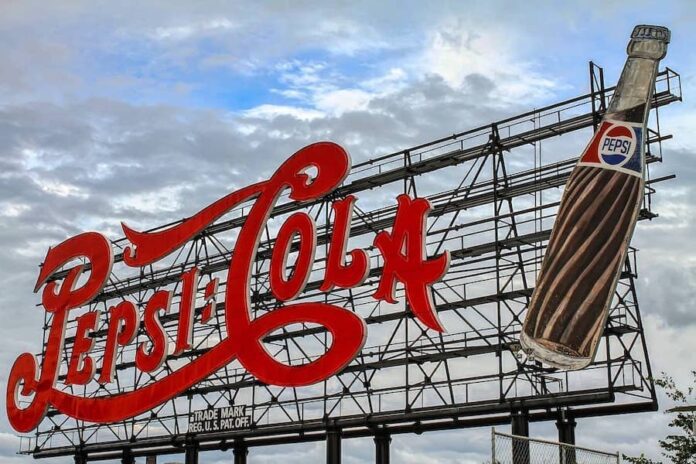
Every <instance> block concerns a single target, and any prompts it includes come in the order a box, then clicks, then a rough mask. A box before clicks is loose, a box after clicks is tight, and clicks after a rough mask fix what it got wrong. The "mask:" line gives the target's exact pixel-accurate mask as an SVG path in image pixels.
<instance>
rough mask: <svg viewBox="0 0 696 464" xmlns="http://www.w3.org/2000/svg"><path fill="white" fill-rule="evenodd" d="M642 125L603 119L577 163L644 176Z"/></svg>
mask: <svg viewBox="0 0 696 464" xmlns="http://www.w3.org/2000/svg"><path fill="white" fill-rule="evenodd" d="M643 152H644V139H643V125H642V124H639V123H631V122H625V121H614V120H604V121H602V124H601V125H600V126H599V129H598V130H597V132H595V134H594V136H593V137H592V140H590V143H589V145H588V146H587V148H586V149H585V151H584V152H583V154H582V156H581V157H580V161H579V162H578V165H579V166H594V167H598V168H604V169H611V170H614V171H620V172H624V173H626V174H631V175H634V176H638V177H643Z"/></svg>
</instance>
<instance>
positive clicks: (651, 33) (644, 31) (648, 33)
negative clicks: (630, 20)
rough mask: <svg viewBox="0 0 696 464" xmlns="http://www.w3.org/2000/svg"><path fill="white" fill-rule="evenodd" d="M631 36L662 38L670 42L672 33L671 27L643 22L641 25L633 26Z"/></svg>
mask: <svg viewBox="0 0 696 464" xmlns="http://www.w3.org/2000/svg"><path fill="white" fill-rule="evenodd" d="M631 38H632V39H652V40H661V41H662V42H664V43H669V40H670V38H671V33H670V31H669V29H667V28H666V27H663V26H650V25H647V24H641V25H640V26H636V27H634V28H633V33H632V34H631Z"/></svg>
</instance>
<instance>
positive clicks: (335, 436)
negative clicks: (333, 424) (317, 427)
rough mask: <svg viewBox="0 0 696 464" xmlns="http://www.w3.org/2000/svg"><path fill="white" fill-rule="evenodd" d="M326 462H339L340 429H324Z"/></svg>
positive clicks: (334, 463) (337, 463)
mask: <svg viewBox="0 0 696 464" xmlns="http://www.w3.org/2000/svg"><path fill="white" fill-rule="evenodd" d="M326 464H341V429H337V428H330V429H328V430H327V431H326Z"/></svg>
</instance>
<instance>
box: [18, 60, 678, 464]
mask: <svg viewBox="0 0 696 464" xmlns="http://www.w3.org/2000/svg"><path fill="white" fill-rule="evenodd" d="M590 82H591V84H590V85H591V92H590V93H588V94H586V95H582V96H579V97H576V98H572V99H569V100H566V101H563V102H560V103H556V104H553V105H550V106H547V107H544V108H540V109H536V110H534V111H530V112H527V113H524V114H521V115H518V116H515V117H511V118H508V119H504V120H501V121H497V122H495V123H492V124H488V125H485V126H481V127H478V128H475V129H471V130H467V131H465V132H461V133H458V134H454V135H452V136H450V137H446V138H443V139H439V140H436V141H433V142H430V143H426V144H423V145H420V146H417V147H413V148H410V149H408V150H404V151H400V152H397V153H392V154H389V155H386V156H381V157H378V158H375V159H371V160H369V161H365V162H361V163H359V164H356V165H355V166H354V167H353V170H352V173H351V174H350V176H349V178H348V179H347V180H346V181H345V183H344V185H343V186H342V187H341V188H339V189H338V190H337V191H336V192H335V195H332V196H330V197H328V198H325V199H323V200H321V201H317V202H315V203H313V204H306V203H305V204H297V203H294V202H291V201H289V200H288V199H287V198H284V199H281V201H280V203H279V205H278V206H277V207H276V208H275V210H274V211H273V213H272V217H271V220H270V221H269V223H268V226H267V227H266V230H265V234H264V238H263V239H262V241H261V243H260V246H259V253H258V256H257V261H256V263H255V270H254V275H253V279H252V287H253V295H252V302H253V307H254V313H255V314H256V315H259V314H263V313H265V312H267V311H273V310H274V308H277V307H278V306H279V305H280V304H281V303H279V302H277V301H276V300H275V299H274V298H273V296H272V294H271V292H270V290H269V284H268V278H267V277H268V265H269V259H270V255H271V250H272V248H273V244H274V238H273V237H274V235H275V232H276V231H277V229H278V227H279V224H281V223H282V221H283V219H284V218H285V217H287V216H288V214H290V213H291V212H293V211H296V210H300V209H302V210H304V211H307V212H308V213H309V214H310V215H312V216H313V217H314V218H315V220H316V222H317V224H318V230H317V238H318V240H317V243H318V250H317V261H316V264H315V268H314V269H313V271H312V275H311V277H310V281H309V284H308V285H307V287H306V289H305V291H304V292H303V293H302V295H301V296H300V299H303V300H314V301H328V302H331V303H333V304H338V305H341V306H344V307H346V308H349V309H351V310H353V311H355V312H356V313H358V314H359V315H360V316H361V317H362V318H363V319H364V320H365V321H366V323H367V324H368V332H369V335H368V341H367V343H366V345H365V348H364V349H363V351H362V353H361V354H360V355H359V357H358V358H357V359H355V361H354V362H353V363H352V364H350V365H349V366H348V367H346V368H345V369H344V370H343V371H342V372H341V373H340V374H339V375H337V376H336V377H334V378H331V379H329V380H327V381H325V382H323V383H321V384H318V385H315V386H311V387H303V388H279V387H273V386H269V385H264V384H262V383H260V382H258V381H256V380H255V379H254V378H252V377H251V376H250V375H249V374H248V373H246V372H245V371H244V370H243V369H241V368H240V366H239V365H238V364H236V363H232V364H230V365H228V366H226V367H225V368H223V369H221V370H220V371H218V372H217V373H215V374H214V375H212V376H210V377H209V378H208V379H206V380H205V381H204V382H202V383H200V384H198V385H196V386H195V387H193V388H191V389H189V390H188V391H187V392H186V393H185V394H184V395H182V396H180V397H177V398H175V399H173V400H171V401H168V402H166V403H165V404H163V405H161V406H159V407H157V408H155V409H154V410H152V411H151V413H148V414H143V415H141V416H139V417H136V418H134V419H131V420H127V421H123V422H119V423H115V424H109V425H95V424H90V423H84V422H82V421H78V420H74V419H71V418H68V417H65V416H63V415H60V414H58V413H57V412H56V411H49V414H48V416H47V418H46V419H45V420H44V422H43V423H42V424H41V426H40V427H39V429H38V430H37V431H36V433H35V435H33V436H31V437H24V438H23V441H22V445H21V452H23V453H26V454H31V455H33V456H34V457H36V458H45V457H53V456H63V455H75V456H76V460H82V461H85V462H86V461H87V460H99V459H114V458H122V459H124V460H127V459H131V458H132V456H145V455H158V454H167V453H181V452H183V451H184V450H188V451H187V455H188V454H189V451H190V450H195V451H196V452H197V451H199V450H210V449H228V448H230V449H231V448H235V449H236V450H237V452H239V454H240V455H241V453H242V452H244V453H245V452H246V451H245V450H244V448H245V447H247V446H258V445H269V444H278V443H288V442H300V441H312V440H324V439H327V442H328V443H329V444H330V443H331V440H332V437H333V436H338V437H339V438H340V436H343V437H357V436H376V437H377V438H376V442H377V441H378V438H379V437H388V435H389V434H393V433H403V432H416V433H419V432H423V431H428V430H439V429H449V428H462V427H471V426H483V425H496V424H501V423H509V422H510V420H511V417H512V416H513V415H515V414H524V416H525V417H526V418H527V419H528V420H549V419H556V418H557V417H558V414H559V411H563V413H564V414H572V415H573V416H574V417H586V416H595V415H605V414H623V413H629V412H638V411H648V410H655V409H656V407H657V403H656V396H655V389H654V385H653V383H652V381H651V380H650V377H651V371H650V361H649V357H648V351H647V347H646V341H645V336H644V333H643V327H642V322H641V316H640V311H639V308H638V300H637V296H636V258H635V250H632V252H631V253H630V254H629V257H628V258H627V260H626V263H625V267H624V270H623V273H622V275H621V279H620V282H619V287H618V289H617V292H616V297H615V299H614V303H613V309H612V311H611V315H610V318H609V320H608V322H607V327H606V330H605V334H604V340H603V343H602V347H601V349H600V352H599V353H598V355H597V357H596V359H595V360H594V362H593V363H592V365H591V366H590V367H589V368H587V369H584V370H581V371H573V372H562V371H557V370H556V369H553V368H547V367H544V366H542V365H541V364H540V363H539V362H537V361H535V360H534V359H530V358H528V357H526V356H525V354H524V353H523V352H521V351H520V347H519V344H518V335H519V330H520V327H521V323H522V321H523V317H524V312H525V308H526V305H527V303H528V302H529V298H530V295H531V293H532V291H533V289H534V282H535V276H536V273H537V271H538V268H539V265H540V263H541V259H542V257H543V254H544V249H545V245H546V241H547V240H548V237H549V233H550V229H551V226H552V224H553V221H554V216H555V213H556V210H557V207H558V202H559V199H560V194H561V190H562V188H563V186H564V184H565V182H566V180H567V178H568V176H569V174H570V172H571V170H572V168H573V166H574V164H575V162H576V159H577V158H576V157H575V156H576V155H577V154H578V153H579V152H580V150H581V149H582V148H583V145H584V143H585V141H586V140H589V137H590V134H591V131H592V128H593V125H594V126H596V124H597V122H598V121H599V118H600V117H601V115H602V113H603V111H604V109H605V108H606V103H607V102H608V99H609V98H610V97H611V95H612V92H613V88H605V86H604V82H603V75H602V72H601V68H598V67H597V66H596V65H594V64H593V63H590ZM679 100H681V84H680V77H679V75H678V74H677V73H675V72H674V71H672V70H671V69H669V68H667V69H665V70H664V71H662V72H660V73H659V75H658V78H657V81H656V92H655V95H654V98H653V101H652V107H653V113H652V118H651V129H649V137H648V140H647V147H648V150H647V162H648V166H650V165H651V164H652V163H655V162H659V161H661V160H662V146H661V144H662V141H664V140H666V139H668V138H670V137H671V136H669V135H663V134H661V132H660V127H659V114H658V108H659V107H662V106H664V105H668V104H670V103H672V102H675V101H679ZM564 134H565V137H564V138H563V141H562V142H561V141H560V136H561V135H564ZM542 141H544V151H543V152H542ZM648 172H649V170H648ZM671 177H672V176H667V177H662V178H657V179H650V178H648V181H647V184H646V192H645V202H644V207H643V209H642V211H641V216H640V217H641V219H643V220H645V219H648V220H649V219H653V218H654V217H656V214H655V213H654V212H653V211H652V208H651V199H652V195H653V194H654V193H655V184H656V183H658V182H660V181H662V180H666V179H668V178H671ZM376 187H379V189H380V190H379V194H376V193H372V194H367V191H369V190H372V189H374V188H376ZM361 192H364V194H363V195H358V196H359V201H358V203H357V206H356V208H355V216H354V218H353V221H352V223H351V234H350V235H351V239H350V246H351V247H358V246H359V247H362V248H365V249H367V250H368V252H369V253H370V255H371V268H372V271H371V273H370V275H369V277H368V279H367V281H366V282H365V283H364V285H362V286H361V287H359V288H355V289H352V290H338V291H334V292H333V293H331V294H324V293H321V292H319V291H318V287H319V284H320V282H321V278H322V276H323V263H324V261H325V257H326V247H327V244H328V239H329V238H330V232H331V231H330V224H331V215H330V213H331V208H330V203H331V201H333V200H335V199H338V198H341V197H344V196H345V195H347V194H353V193H358V194H359V193H361ZM402 192H405V193H409V194H411V195H417V196H421V197H427V198H428V199H429V200H430V201H431V203H432V205H433V210H432V211H431V213H430V216H429V223H428V234H427V241H428V246H427V248H428V254H429V255H433V254H436V253H441V252H442V250H445V249H447V250H449V251H450V253H451V256H452V263H451V267H450V270H449V272H448V273H447V275H446V276H445V278H444V279H443V280H442V281H441V282H439V283H438V284H436V285H435V286H434V293H435V299H436V304H437V311H438V313H439V317H440V319H441V320H442V323H443V325H444V327H445V328H446V329H447V330H448V332H447V333H444V334H436V333H435V332H432V331H429V330H424V327H423V326H421V325H420V324H419V323H418V322H416V321H415V320H414V319H413V317H412V314H411V312H410V311H409V309H408V308H407V307H406V306H405V304H404V303H400V304H397V305H390V304H385V303H383V302H382V303H380V302H377V301H376V300H373V299H372V298H371V294H372V293H373V291H374V285H375V283H376V280H377V279H378V276H379V274H380V270H381V265H382V263H381V258H380V257H379V254H378V253H377V252H376V251H377V250H375V249H374V248H373V247H372V246H371V244H372V241H373V238H374V235H375V233H376V232H378V231H380V230H383V229H385V228H388V227H390V226H391V224H392V221H393V218H394V213H395V210H396V207H395V202H394V198H395V196H396V195H397V194H398V193H402ZM249 205H250V204H246V205H243V206H242V207H240V208H238V209H236V210H234V211H232V212H231V213H229V214H228V215H226V216H225V217H224V218H222V219H221V220H220V221H218V222H217V223H215V224H214V225H212V226H210V227H208V228H207V229H206V230H205V231H204V232H203V233H202V234H200V235H199V236H198V237H196V239H195V240H193V241H192V242H190V243H188V244H187V245H186V246H185V247H184V248H183V249H181V251H180V252H179V253H178V254H177V255H176V256H174V257H172V258H170V259H168V260H167V261H166V262H165V263H158V264H161V265H160V266H159V267H153V266H148V267H146V268H142V269H140V270H139V271H138V270H136V272H135V273H134V272H133V269H130V268H128V267H126V266H125V265H122V264H121V265H119V264H118V263H119V262H121V260H122V256H121V255H120V254H117V256H116V261H117V264H116V265H115V266H114V271H113V272H112V275H111V278H110V280H109V283H108V285H107V286H106V287H105V289H104V291H103V292H102V293H101V294H100V295H99V297H98V298H97V299H96V300H95V301H94V302H93V303H92V304H91V305H90V307H89V308H85V310H86V309H95V308H96V309H100V310H102V311H103V313H105V312H106V310H107V308H108V307H109V306H112V305H113V304H116V303H118V301H120V300H122V299H129V300H131V301H136V302H137V303H138V306H139V308H140V310H141V311H142V308H143V305H144V303H145V302H146V301H147V299H148V298H149V297H150V296H151V295H152V294H153V293H154V292H155V291H157V290H160V289H173V290H174V291H175V295H177V296H176V297H175V300H174V305H173V308H176V307H177V305H176V302H177V299H178V298H179V296H178V295H179V291H180V289H179V286H180V283H179V278H180V276H181V274H182V272H183V271H185V270H186V269H188V268H190V267H191V266H192V265H194V264H195V265H197V266H198V267H199V269H200V270H201V275H202V276H203V281H202V282H201V285H205V283H206V282H207V279H212V278H214V277H218V276H220V277H222V279H221V282H222V281H224V272H225V271H226V269H227V266H228V265H229V261H230V256H231V249H232V247H233V244H234V240H235V237H236V235H237V233H238V230H239V228H240V226H242V225H243V224H244V220H245V213H246V212H247V211H248V209H249ZM167 226H169V225H167ZM167 226H162V227H161V228H164V227H167ZM126 244H127V243H126V241H125V239H119V240H116V241H115V242H114V247H116V249H117V250H118V249H121V250H122V249H123V247H124V246H125V245H126ZM291 257H292V255H291ZM60 277H61V275H60V274H57V275H55V276H54V278H60ZM399 291H400V292H401V291H402V289H400V290H399ZM218 295H219V298H223V296H224V285H222V284H221V286H220V288H219V290H218ZM401 301H403V298H402V299H401ZM223 305H224V302H223V301H220V300H218V302H217V311H216V316H215V319H216V320H215V322H214V323H211V324H207V325H204V324H197V325H196V326H195V334H194V337H195V338H194V341H195V346H194V349H193V350H191V351H188V352H184V353H182V354H181V355H179V356H170V357H169V358H168V359H167V361H166V362H165V364H164V366H163V367H162V369H161V370H160V371H159V372H156V373H155V374H153V375H150V374H143V373H140V372H137V371H136V370H135V369H134V363H133V360H134V352H135V346H137V345H135V344H134V345H132V346H131V347H129V348H127V349H125V350H124V351H123V352H121V353H119V355H118V366H117V376H116V379H115V382H114V383H113V384H108V385H98V384H97V383H96V382H93V383H92V384H89V385H87V386H84V387H79V388H78V387H74V388H73V387H70V386H65V385H63V384H62V382H61V380H62V379H63V378H64V374H65V372H64V371H63V372H61V377H60V379H59V388H64V389H65V390H66V391H69V392H70V393H74V394H77V395H84V396H87V397H94V396H101V395H113V394H117V393H119V392H123V391H129V390H132V389H136V388H140V387H142V386H143V385H147V384H149V383H151V382H154V381H156V380H158V379H161V378H163V377H165V376H166V375H167V374H169V373H171V372H173V371H174V370H176V369H177V367H178V366H180V365H182V364H185V363H186V362H188V361H189V360H190V359H193V358H195V357H196V356H198V355H200V354H201V353H203V352H205V351H206V350H208V349H209V348H210V347H211V346H214V345H215V344H216V343H218V342H219V340H221V339H222V338H223V337H225V336H226V328H225V322H224V318H223V317H222V307H223ZM201 306H202V304H200V302H199V305H198V308H199V311H200V309H201ZM46 318H47V319H46V321H45V326H44V329H46V328H47V327H49V324H50V315H49V314H47V316H46ZM176 318H177V314H176V313H174V314H169V315H168V316H165V318H164V319H163V321H164V326H165V329H167V331H168V334H169V337H170V338H171V340H173V337H174V336H175V330H176ZM106 324H107V323H106V321H102V326H101V327H100V330H99V332H98V333H97V334H96V335H97V344H96V346H95V349H94V350H93V357H95V360H96V361H97V365H100V364H101V362H100V359H99V356H100V353H101V354H102V355H103V350H104V342H103V340H104V336H105V334H106ZM67 330H68V332H67V338H66V350H65V352H66V355H65V356H66V359H65V360H64V364H65V365H67V361H68V359H67V357H68V355H69V353H70V345H71V343H72V340H73V336H74V333H75V323H74V321H72V322H71V323H69V325H68V329H67ZM232 333H234V332H233V331H232ZM46 336H47V332H46V330H45V331H44V341H45V339H46ZM142 337H143V335H142V334H139V335H138V340H136V341H140V340H142ZM265 343H266V345H267V347H268V348H269V350H271V351H272V352H273V353H274V355H275V356H276V357H277V358H278V359H283V360H284V361H285V362H287V363H289V364H295V363H303V362H307V361H308V360H311V359H313V358H314V357H316V356H318V355H320V354H321V353H323V351H324V350H325V349H326V347H327V346H328V344H330V339H329V337H328V336H327V333H326V332H325V331H324V330H323V328H322V327H318V326H311V325H299V324H296V325H293V326H287V327H285V328H283V329H282V330H280V331H277V332H275V333H273V334H271V335H270V336H268V337H267V339H266V340H265ZM231 404H246V405H247V409H248V410H249V411H251V414H252V416H253V422H254V424H255V425H254V426H253V427H252V428H251V429H250V430H239V431H234V432H218V433H209V434H197V435H192V434H188V433H187V421H188V415H189V413H190V411H192V410H196V409H203V408H206V407H220V406H226V405H231ZM383 441H384V440H383V439H382V442H383ZM339 443H340V441H339ZM386 443H387V447H388V442H386ZM191 452H193V451H191ZM240 462H241V461H240Z"/></svg>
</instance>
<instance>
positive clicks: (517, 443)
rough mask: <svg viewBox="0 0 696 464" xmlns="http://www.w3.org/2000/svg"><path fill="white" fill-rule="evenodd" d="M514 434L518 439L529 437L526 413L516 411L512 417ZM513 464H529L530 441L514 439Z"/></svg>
mask: <svg viewBox="0 0 696 464" xmlns="http://www.w3.org/2000/svg"><path fill="white" fill-rule="evenodd" d="M510 422H511V424H510V425H511V426H512V434H513V435H516V436H518V437H529V417H528V416H527V412H526V411H515V412H513V413H512V416H511V421H510ZM512 462H513V464H529V440H528V439H526V438H524V439H523V438H514V437H513V439H512Z"/></svg>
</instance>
